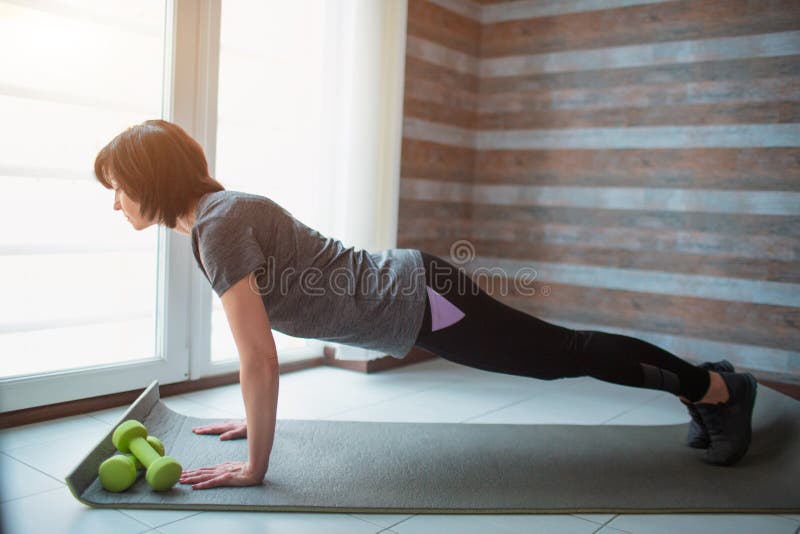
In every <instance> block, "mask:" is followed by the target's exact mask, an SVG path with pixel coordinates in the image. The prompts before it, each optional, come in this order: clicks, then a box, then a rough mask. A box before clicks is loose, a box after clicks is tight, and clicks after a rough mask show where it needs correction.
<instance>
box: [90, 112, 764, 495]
mask: <svg viewBox="0 0 800 534" xmlns="http://www.w3.org/2000/svg"><path fill="white" fill-rule="evenodd" d="M94 171H95V175H96V177H97V179H98V181H100V183H101V184H102V185H103V186H105V187H106V188H109V189H113V190H114V209H115V210H122V211H123V212H124V214H125V215H126V217H127V218H128V220H129V221H130V223H131V225H133V227H134V229H136V230H142V229H144V228H147V227H149V226H152V225H154V224H162V225H165V226H167V227H168V228H171V229H173V230H175V231H176V232H179V233H181V234H185V235H188V236H191V241H192V251H193V253H194V257H195V260H196V262H197V265H198V267H199V268H200V269H201V271H202V272H203V273H204V275H205V276H206V278H207V279H208V281H209V283H210V285H211V287H212V289H213V290H214V292H215V293H216V294H217V295H219V297H220V300H221V301H222V305H223V308H224V310H225V315H226V317H227V320H228V323H229V325H230V328H231V331H232V334H233V338H234V341H235V343H236V348H237V350H238V353H239V358H240V375H239V376H240V382H241V388H242V396H243V398H244V405H245V412H246V420H245V421H226V422H223V423H217V424H212V425H206V426H203V427H198V428H195V429H194V431H195V432H197V433H201V434H208V433H210V434H221V436H220V439H232V438H242V437H247V438H248V440H249V443H248V461H247V462H242V461H231V462H226V463H224V464H220V465H215V466H209V467H201V468H197V469H191V470H187V471H185V472H184V473H183V476H182V478H181V483H184V484H192V487H193V488H195V489H205V488H211V487H215V486H248V485H257V484H261V483H262V482H263V479H264V476H265V475H266V473H267V470H268V467H269V456H270V453H271V451H272V444H273V438H274V433H275V415H276V410H277V402H278V357H277V356H278V355H277V350H276V348H275V342H274V340H273V337H272V329H273V328H274V329H275V330H278V331H280V332H283V333H286V334H288V335H290V336H295V337H303V338H310V339H320V340H327V341H333V342H337V343H343V344H347V345H353V346H358V347H363V348H368V349H373V350H378V351H381V352H384V353H386V354H389V355H391V356H393V357H395V358H403V357H404V356H405V355H406V354H407V353H408V352H409V351H410V350H411V348H412V347H414V346H418V347H421V348H423V349H425V350H427V351H429V352H432V353H434V354H436V355H438V356H441V357H443V358H446V359H448V360H450V361H453V362H457V363H460V364H463V365H468V366H471V367H475V368H478V369H483V370H486V371H490V372H496V373H505V374H512V375H520V376H528V377H532V378H539V379H543V380H555V379H559V378H567V377H580V376H591V377H594V378H597V379H600V380H603V381H606V382H612V383H615V384H622V385H626V386H632V387H638V388H649V389H659V390H664V391H668V392H670V393H672V394H673V395H675V396H676V398H678V399H679V400H680V401H681V402H683V403H684V404H685V405H686V406H687V408H688V410H689V412H690V414H691V418H692V421H691V423H690V426H689V435H688V437H687V445H689V446H691V447H696V448H705V449H706V452H705V455H704V457H703V459H704V460H705V461H706V462H707V463H709V464H714V465H733V464H735V463H736V462H738V461H739V460H740V459H741V458H742V457H743V456H744V455H745V453H746V452H747V449H748V447H749V444H750V436H751V416H752V411H753V405H754V403H755V396H756V387H757V385H756V380H755V378H754V377H753V376H752V375H751V374H749V373H736V372H735V371H734V369H733V367H732V366H731V364H730V363H729V362H728V361H726V360H722V361H718V362H714V363H712V362H706V363H703V364H701V365H699V366H696V365H693V364H691V363H689V362H687V361H685V360H682V359H681V358H679V357H677V356H675V355H673V354H671V353H669V352H667V351H666V350H663V349H661V348H659V347H657V346H655V345H652V344H650V343H648V342H646V341H643V340H641V339H637V338H635V337H630V336H625V335H619V334H612V333H608V332H601V331H595V330H572V329H569V328H564V327H561V326H558V325H555V324H552V323H548V322H546V321H543V320H541V319H538V318H536V317H533V316H531V315H528V314H526V313H524V312H522V311H519V310H517V309H514V308H511V307H510V306H507V305H505V304H503V303H501V302H500V301H498V300H496V299H495V298H493V297H492V296H490V295H489V294H488V293H486V292H485V291H484V290H483V289H481V288H480V287H479V286H478V284H476V283H474V282H473V280H472V279H471V278H470V277H468V276H467V275H466V273H465V272H464V271H463V270H461V269H460V268H458V267H456V266H455V265H453V264H452V263H450V262H448V261H446V260H444V259H442V258H439V257H437V256H434V255H432V254H429V253H427V252H424V251H421V250H417V249H389V250H382V251H376V252H368V251H365V250H356V249H354V248H353V247H350V248H345V247H344V246H343V245H342V243H341V242H340V241H339V240H337V239H334V238H330V237H325V236H323V235H321V234H320V233H319V232H317V231H316V230H313V229H311V228H309V227H308V226H306V225H304V224H303V223H302V222H300V221H299V220H297V219H296V218H294V217H293V216H292V215H291V213H289V212H288V211H287V210H285V209H284V208H282V207H281V206H280V205H278V204H276V203H275V202H273V201H272V200H270V199H269V198H266V197H263V196H259V195H255V194H249V193H244V192H240V191H229V190H226V189H225V188H224V187H223V186H222V185H221V184H220V183H219V182H218V181H217V180H215V179H214V178H212V177H210V176H209V173H208V165H207V163H206V158H205V155H204V153H203V150H202V148H201V147H200V145H199V144H198V143H197V142H196V141H195V140H193V139H192V138H191V137H190V136H189V135H188V134H187V133H186V132H185V131H184V130H183V129H181V128H180V127H179V126H177V125H175V124H172V123H169V122H166V121H162V120H151V121H145V122H144V123H142V124H139V125H136V126H133V127H131V128H128V129H127V130H125V131H124V132H122V133H121V134H119V135H118V136H117V137H115V138H114V139H113V140H111V142H109V143H108V145H106V146H105V147H104V148H103V149H102V150H101V151H100V152H99V154H98V155H97V159H96V160H95V166H94ZM473 276H474V274H473ZM267 312H269V315H267Z"/></svg>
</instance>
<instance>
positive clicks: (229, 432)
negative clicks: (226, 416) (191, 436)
mask: <svg viewBox="0 0 800 534" xmlns="http://www.w3.org/2000/svg"><path fill="white" fill-rule="evenodd" d="M192 432H194V433H195V434H222V435H221V436H220V437H219V439H221V440H226V439H237V438H246V437H247V423H245V422H242V421H222V422H220V423H211V424H209V425H203V426H196V427H194V428H193V429H192Z"/></svg>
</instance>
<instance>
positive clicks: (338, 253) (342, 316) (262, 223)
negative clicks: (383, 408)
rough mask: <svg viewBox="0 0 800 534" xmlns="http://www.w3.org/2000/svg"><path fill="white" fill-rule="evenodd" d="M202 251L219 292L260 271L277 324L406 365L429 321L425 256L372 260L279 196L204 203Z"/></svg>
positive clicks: (197, 243)
mask: <svg viewBox="0 0 800 534" xmlns="http://www.w3.org/2000/svg"><path fill="white" fill-rule="evenodd" d="M192 250H193V252H194V257H195V260H196V261H197V264H198V266H199V267H200V269H201V270H202V271H203V273H204V274H205V275H206V278H208V281H209V282H210V283H211V287H212V288H213V290H214V292H215V293H216V294H217V295H219V296H222V294H223V293H224V292H225V291H226V290H227V289H228V288H229V287H230V286H232V285H233V284H234V283H236V282H237V281H239V280H241V279H242V278H243V277H245V276H246V275H247V274H249V273H251V272H253V271H256V282H257V283H256V284H253V283H252V282H251V288H252V289H253V290H254V291H257V292H258V293H259V294H260V295H261V297H262V300H263V301H264V306H265V308H266V310H267V314H268V315H269V320H270V326H271V327H272V328H273V329H275V330H278V331H279V332H283V333H284V334H287V335H290V336H294V337H301V338H310V339H319V340H324V341H332V342H335V343H342V344H345V345H352V346H356V347H362V348H366V349H371V350H377V351H381V352H384V353H386V354H389V355H390V356H393V357H395V358H403V357H404V356H406V354H407V353H408V352H409V351H410V350H411V348H412V347H413V346H414V342H415V341H416V338H417V334H418V333H419V330H420V328H421V327H422V320H423V317H424V313H425V300H426V291H425V267H424V264H423V261H422V254H420V252H419V250H416V249H388V250H383V251H379V252H374V253H371V252H367V251H365V250H363V249H359V250H356V249H355V248H354V247H349V248H345V247H344V245H343V244H342V243H341V241H339V240H337V239H334V238H330V237H325V236H323V235H321V234H320V233H319V232H317V231H316V230H313V229H312V228H309V227H308V226H306V225H305V224H303V223H302V222H300V221H299V220H297V219H295V218H294V217H293V216H292V214H291V213H289V212H288V211H287V210H286V209H284V208H283V207H281V206H280V205H278V204H277V203H276V202H274V201H272V200H270V199H269V198H266V197H263V196H260V195H255V194H251V193H244V192H241V191H231V190H226V191H217V192H214V193H208V194H206V195H203V196H202V197H201V198H200V201H199V202H198V205H197V208H196V210H195V223H194V226H193V227H192Z"/></svg>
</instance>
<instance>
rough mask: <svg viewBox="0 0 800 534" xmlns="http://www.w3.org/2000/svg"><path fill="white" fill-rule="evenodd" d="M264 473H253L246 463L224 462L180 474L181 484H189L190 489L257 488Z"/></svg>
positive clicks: (262, 481) (261, 482) (261, 481)
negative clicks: (218, 487) (220, 487)
mask: <svg viewBox="0 0 800 534" xmlns="http://www.w3.org/2000/svg"><path fill="white" fill-rule="evenodd" d="M264 474H265V473H254V472H253V471H251V470H250V468H249V466H248V464H247V463H246V462H225V463H224V464H219V465H214V466H211V467H200V468H198V469H190V470H188V471H184V472H183V474H181V478H180V479H179V480H178V482H180V483H181V484H191V485H192V489H208V488H213V487H216V486H259V485H261V484H263V483H264Z"/></svg>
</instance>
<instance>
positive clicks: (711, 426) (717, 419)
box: [694, 371, 758, 465]
mask: <svg viewBox="0 0 800 534" xmlns="http://www.w3.org/2000/svg"><path fill="white" fill-rule="evenodd" d="M719 374H720V376H721V377H722V379H723V380H725V384H726V385H727V386H728V393H729V395H730V398H729V399H728V401H727V402H723V403H720V404H710V403H704V402H701V403H697V404H695V405H694V407H695V408H696V409H697V411H698V412H699V413H700V417H701V418H702V420H703V423H704V424H705V426H706V429H707V430H708V437H709V440H710V444H709V447H708V449H706V453H705V456H704V457H703V460H704V461H705V462H706V463H709V464H714V465H733V464H735V463H736V462H738V461H739V460H740V459H741V458H742V457H743V456H744V455H745V453H746V452H747V449H748V448H749V447H750V437H751V434H752V427H751V418H752V416H753V406H755V403H756V388H757V387H758V383H757V382H756V379H755V377H754V376H753V375H751V374H750V373H728V372H725V371H722V372H720V373H719Z"/></svg>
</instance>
